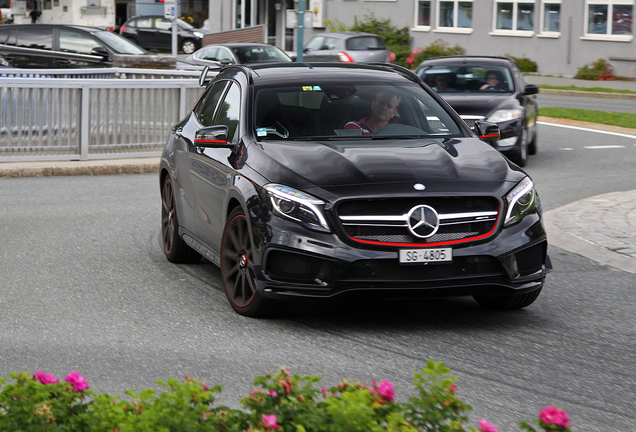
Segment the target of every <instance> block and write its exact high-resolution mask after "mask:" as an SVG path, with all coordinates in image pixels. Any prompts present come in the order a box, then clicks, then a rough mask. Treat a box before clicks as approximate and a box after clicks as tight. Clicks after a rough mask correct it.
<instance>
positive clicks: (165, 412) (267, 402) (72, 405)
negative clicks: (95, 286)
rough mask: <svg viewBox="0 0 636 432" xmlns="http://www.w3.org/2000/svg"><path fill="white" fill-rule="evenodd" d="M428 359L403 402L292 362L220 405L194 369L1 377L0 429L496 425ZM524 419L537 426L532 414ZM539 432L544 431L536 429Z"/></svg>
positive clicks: (555, 419)
mask: <svg viewBox="0 0 636 432" xmlns="http://www.w3.org/2000/svg"><path fill="white" fill-rule="evenodd" d="M449 373H450V369H448V368H447V367H446V366H444V364H443V363H437V362H434V361H432V360H429V361H428V362H427V364H426V368H424V369H423V370H422V371H421V372H416V373H414V374H413V375H414V378H415V380H414V383H413V384H414V386H415V390H416V392H417V396H413V397H411V398H410V399H409V401H408V402H396V400H395V390H394V388H393V386H392V385H391V383H389V382H388V381H381V382H379V383H378V382H377V381H375V380H373V382H372V383H371V384H370V385H369V386H365V385H363V384H361V383H357V382H349V381H346V380H345V381H343V382H342V383H340V384H338V385H336V386H334V387H331V388H329V389H326V388H325V387H322V386H320V384H319V381H320V377H317V376H300V375H292V374H291V372H290V371H289V370H287V369H281V370H279V371H278V372H276V373H275V374H267V375H265V376H259V377H257V378H256V380H255V381H254V385H255V386H256V389H254V390H253V391H252V392H250V393H249V395H248V396H247V397H245V398H243V399H241V403H242V406H243V408H244V409H242V410H237V409H230V408H228V407H223V406H218V405H216V404H215V395H217V394H218V393H219V392H220V391H221V390H222V388H221V386H218V385H217V386H213V387H208V386H207V385H206V384H204V383H202V382H199V381H197V380H194V379H191V378H188V377H186V378H185V381H184V382H180V381H178V380H176V379H173V378H170V379H168V381H167V382H162V381H159V382H158V384H159V385H160V386H162V387H164V388H165V391H162V392H159V393H157V392H156V391H155V390H148V389H145V390H142V391H141V392H140V393H134V392H132V391H126V392H125V394H126V396H127V399H126V400H122V399H121V398H120V397H119V396H110V395H108V394H96V393H95V392H93V391H92V390H91V389H90V388H89V385H88V382H87V381H86V377H82V376H80V375H79V373H78V372H77V371H74V372H72V373H70V374H69V375H68V376H67V377H66V378H65V379H64V381H60V380H59V379H57V378H54V377H53V376H52V375H51V374H46V373H44V372H42V371H38V372H36V373H35V374H34V375H33V376H32V375H31V374H30V373H28V372H19V373H11V374H9V376H10V378H11V380H9V379H7V378H0V388H1V390H2V391H1V392H0V431H12V432H13V431H28V432H44V431H47V432H48V431H64V432H75V431H77V432H80V431H81V432H142V431H143V432H154V431H157V432H171V431H175V432H177V431H180V432H186V431H215V432H242V431H246V432H274V431H280V432H358V431H360V432H362V431H364V432H383V431H390V432H418V431H427V432H436V431H439V432H459V431H472V432H477V431H480V432H496V431H497V429H496V428H495V426H494V425H492V424H490V423H489V422H487V421H486V420H479V421H478V423H479V428H478V429H475V428H474V427H472V426H469V425H468V417H467V415H466V413H467V412H469V411H470V410H472V408H471V407H470V406H469V405H467V404H465V403H463V402H462V401H461V400H460V399H459V398H458V397H457V394H456V392H457V385H456V384H455V382H456V381H457V378H454V377H448V376H447V375H448V374H449ZM534 422H535V423H536V424H537V425H538V426H539V427H540V428H541V429H542V430H544V431H560V432H571V430H570V423H569V419H568V415H567V413H565V411H563V410H561V409H560V408H554V407H552V406H550V407H547V408H544V409H543V410H541V411H540V413H539V417H538V418H536V419H534ZM520 427H521V428H522V429H523V430H526V431H535V429H534V428H533V426H531V425H530V424H529V423H527V422H521V423H520ZM535 432H536V431H535Z"/></svg>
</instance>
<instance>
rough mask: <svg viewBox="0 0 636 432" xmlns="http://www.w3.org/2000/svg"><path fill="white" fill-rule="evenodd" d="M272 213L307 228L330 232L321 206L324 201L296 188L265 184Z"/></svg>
mask: <svg viewBox="0 0 636 432" xmlns="http://www.w3.org/2000/svg"><path fill="white" fill-rule="evenodd" d="M265 190H266V191H267V197H268V198H269V202H270V203H271V205H272V209H273V210H274V213H275V214H277V215H278V216H281V217H283V218H285V219H291V220H293V221H295V222H298V223H300V224H302V225H304V226H306V227H307V228H311V229H315V230H319V231H327V232H330V231H331V230H330V229H329V225H328V224H327V220H326V219H325V217H324V215H323V212H322V208H323V207H324V205H325V203H324V202H323V201H321V200H319V199H317V198H314V197H312V196H311V195H308V194H306V193H304V192H301V191H299V190H297V189H293V188H290V187H288V186H283V185H279V184H271V185H267V186H265Z"/></svg>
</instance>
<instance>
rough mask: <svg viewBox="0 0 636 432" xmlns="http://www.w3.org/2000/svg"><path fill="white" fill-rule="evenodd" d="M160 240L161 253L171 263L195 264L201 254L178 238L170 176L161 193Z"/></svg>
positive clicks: (177, 222) (167, 177) (177, 223)
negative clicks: (161, 244)
mask: <svg viewBox="0 0 636 432" xmlns="http://www.w3.org/2000/svg"><path fill="white" fill-rule="evenodd" d="M161 240H162V243H163V253H164V254H165V255H166V258H168V261H170V262H173V263H182V264H183V263H197V262H199V260H200V259H201V254H199V253H198V252H197V251H195V250H194V249H192V248H191V247H190V246H188V245H187V244H186V242H185V241H183V239H182V238H181V236H179V219H178V217H177V209H176V207H175V205H174V190H173V187H172V180H170V176H166V179H165V181H164V182H163V190H162V193H161Z"/></svg>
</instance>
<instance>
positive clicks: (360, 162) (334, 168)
mask: <svg viewBox="0 0 636 432" xmlns="http://www.w3.org/2000/svg"><path fill="white" fill-rule="evenodd" d="M245 161H246V163H247V165H249V166H250V167H251V168H252V169H254V170H255V171H257V172H259V173H264V172H267V173H268V174H269V175H268V178H267V179H266V180H267V181H269V182H272V183H281V184H285V185H288V186H292V187H298V188H311V187H314V186H317V187H320V188H323V189H331V190H333V189H334V188H338V187H341V186H354V185H386V184H396V183H408V184H409V185H410V187H411V189H412V185H413V184H414V183H424V184H426V185H430V184H433V183H435V184H438V185H439V188H440V189H439V191H442V190H449V189H454V190H457V189H458V188H459V189H462V187H461V186H460V185H459V184H458V183H460V182H464V183H467V184H468V183H474V182H491V183H493V185H498V186H497V187H499V186H501V183H502V182H504V181H519V180H520V179H521V178H522V177H523V175H524V174H523V173H518V172H515V171H514V169H511V165H510V163H509V162H508V160H507V159H505V158H504V157H503V156H502V155H501V154H500V153H499V152H498V151H497V150H495V149H493V148H492V147H491V146H489V145H488V144H486V143H484V142H482V141H480V140H478V139H477V138H463V139H452V140H448V139H447V140H441V139H440V140H431V139H407V140H387V139H385V140H364V141H362V142H360V141H358V142H351V141H348V142H334V141H311V142H307V141H264V142H261V143H256V144H255V145H253V146H250V147H249V148H248V151H247V157H246V159H245Z"/></svg>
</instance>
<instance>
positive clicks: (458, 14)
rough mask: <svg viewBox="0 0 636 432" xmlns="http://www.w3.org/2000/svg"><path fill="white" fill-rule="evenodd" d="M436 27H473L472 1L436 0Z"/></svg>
mask: <svg viewBox="0 0 636 432" xmlns="http://www.w3.org/2000/svg"><path fill="white" fill-rule="evenodd" d="M437 16H438V18H437V26H438V28H443V29H446V28H456V29H466V28H472V27H473V2H472V0H471V1H459V0H452V1H438V3H437Z"/></svg>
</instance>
